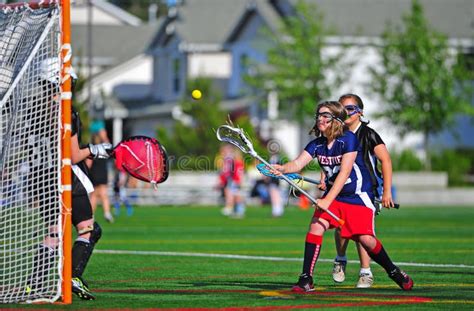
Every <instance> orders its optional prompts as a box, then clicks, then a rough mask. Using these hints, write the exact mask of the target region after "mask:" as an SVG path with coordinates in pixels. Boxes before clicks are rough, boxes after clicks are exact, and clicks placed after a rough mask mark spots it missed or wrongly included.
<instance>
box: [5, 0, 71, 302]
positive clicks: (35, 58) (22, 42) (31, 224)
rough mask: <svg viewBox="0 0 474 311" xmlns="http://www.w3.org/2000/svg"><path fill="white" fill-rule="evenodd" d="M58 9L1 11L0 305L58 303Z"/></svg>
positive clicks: (16, 7) (9, 8) (51, 4)
mask: <svg viewBox="0 0 474 311" xmlns="http://www.w3.org/2000/svg"><path fill="white" fill-rule="evenodd" d="M60 30H61V20H60V6H59V5H58V4H57V2H54V1H46V2H45V3H43V4H39V5H38V4H37V3H36V4H34V3H32V4H31V5H27V4H26V5H25V4H22V5H12V6H2V7H0V165H1V176H0V303H14V302H40V301H44V302H53V301H56V300H58V299H59V298H60V297H61V282H62V265H63V263H62V254H63V246H62V239H63V234H62V232H63V227H62V215H61V208H62V204H61V202H62V201H61V191H60V189H61V99H60V94H61V90H60V80H61V76H60V68H61V67H60V66H61V61H60V60H61V57H60V47H61V36H60V34H61V31H60Z"/></svg>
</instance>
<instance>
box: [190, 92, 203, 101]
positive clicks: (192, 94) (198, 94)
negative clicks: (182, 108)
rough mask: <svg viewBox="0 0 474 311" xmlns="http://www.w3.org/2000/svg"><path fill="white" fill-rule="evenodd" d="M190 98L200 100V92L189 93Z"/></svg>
mask: <svg viewBox="0 0 474 311" xmlns="http://www.w3.org/2000/svg"><path fill="white" fill-rule="evenodd" d="M191 96H192V98H193V99H195V100H198V99H201V97H202V93H201V91H200V90H193V91H192V93H191Z"/></svg>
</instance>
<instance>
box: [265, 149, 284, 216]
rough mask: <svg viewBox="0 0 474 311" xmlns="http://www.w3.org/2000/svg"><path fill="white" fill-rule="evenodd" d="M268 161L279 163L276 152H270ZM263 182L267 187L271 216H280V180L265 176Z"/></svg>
mask: <svg viewBox="0 0 474 311" xmlns="http://www.w3.org/2000/svg"><path fill="white" fill-rule="evenodd" d="M268 163H270V164H281V159H280V156H279V155H278V154H276V153H274V154H272V155H271V156H270V160H269V161H268ZM265 182H266V184H267V187H268V193H269V195H270V202H271V204H272V216H273V217H280V216H282V215H283V213H284V205H283V196H282V193H281V189H280V180H279V179H278V178H271V177H266V178H265Z"/></svg>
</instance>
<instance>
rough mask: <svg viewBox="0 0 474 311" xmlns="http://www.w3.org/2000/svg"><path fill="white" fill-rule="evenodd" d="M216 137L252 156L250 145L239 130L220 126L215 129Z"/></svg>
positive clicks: (251, 146)
mask: <svg viewBox="0 0 474 311" xmlns="http://www.w3.org/2000/svg"><path fill="white" fill-rule="evenodd" d="M216 135H217V139H219V140H220V141H223V142H227V143H230V144H232V145H234V146H236V147H237V148H239V149H240V150H242V151H243V152H245V153H250V154H252V153H253V152H254V150H253V145H252V143H251V142H250V140H249V139H248V138H247V137H246V136H245V134H244V132H243V130H242V129H240V128H235V127H231V126H229V125H221V126H219V128H218V129H217V131H216Z"/></svg>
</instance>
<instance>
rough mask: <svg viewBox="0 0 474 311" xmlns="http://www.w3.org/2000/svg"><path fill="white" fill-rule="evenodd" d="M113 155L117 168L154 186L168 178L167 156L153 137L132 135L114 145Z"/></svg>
mask: <svg viewBox="0 0 474 311" xmlns="http://www.w3.org/2000/svg"><path fill="white" fill-rule="evenodd" d="M113 156H114V157H115V165H116V166H117V168H118V169H119V170H123V171H126V172H127V173H129V174H130V175H132V176H133V177H135V178H137V179H140V180H143V181H146V182H149V183H151V184H153V186H154V187H155V188H156V186H157V184H159V183H162V182H164V181H165V180H166V179H167V178H168V173H169V166H168V156H167V154H166V150H165V148H164V147H163V146H162V145H161V144H160V143H159V142H158V140H156V139H155V138H151V137H146V136H132V137H130V138H128V139H125V140H123V141H122V142H121V143H120V144H119V145H118V146H117V147H115V149H114V151H113Z"/></svg>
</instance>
